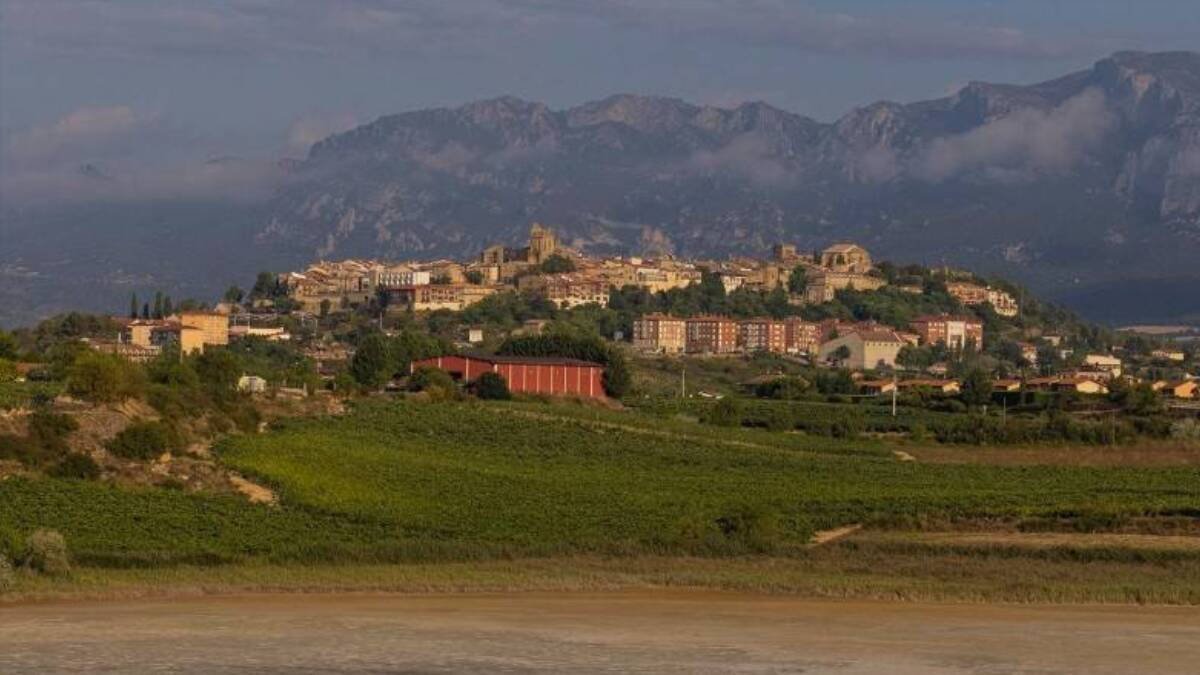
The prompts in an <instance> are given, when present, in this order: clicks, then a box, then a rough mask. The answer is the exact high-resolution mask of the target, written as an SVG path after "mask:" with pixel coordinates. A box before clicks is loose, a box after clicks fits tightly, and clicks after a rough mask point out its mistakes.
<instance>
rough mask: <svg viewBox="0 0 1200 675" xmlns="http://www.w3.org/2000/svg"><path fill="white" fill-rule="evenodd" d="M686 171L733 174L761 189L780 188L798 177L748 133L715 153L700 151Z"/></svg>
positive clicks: (766, 144) (757, 138) (693, 156)
mask: <svg viewBox="0 0 1200 675" xmlns="http://www.w3.org/2000/svg"><path fill="white" fill-rule="evenodd" d="M687 168H689V169H691V170H693V171H699V172H702V173H719V172H730V173H733V174H736V175H739V176H742V177H743V178H746V179H748V180H750V181H751V182H753V183H755V184H756V185H759V186H762V187H781V186H784V185H787V184H789V183H791V182H792V181H793V180H795V178H796V176H794V175H793V174H792V172H791V171H789V170H788V167H787V166H786V165H785V164H784V163H783V162H781V161H780V160H779V159H778V158H777V157H775V156H774V153H773V152H772V150H771V147H770V145H769V144H768V143H767V141H766V139H764V138H762V137H761V136H759V135H758V134H753V133H747V134H742V135H740V136H737V137H735V138H733V139H732V140H731V141H729V143H726V144H725V145H723V146H721V147H720V148H717V149H716V150H700V151H697V152H695V153H693V154H692V156H691V157H689V158H688V161H687Z"/></svg>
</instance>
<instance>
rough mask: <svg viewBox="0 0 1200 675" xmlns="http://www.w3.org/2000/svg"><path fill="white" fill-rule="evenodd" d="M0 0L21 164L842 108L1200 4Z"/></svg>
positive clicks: (1169, 23)
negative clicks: (437, 119) (411, 117)
mask: <svg viewBox="0 0 1200 675" xmlns="http://www.w3.org/2000/svg"><path fill="white" fill-rule="evenodd" d="M0 12H2V15H0V133H2V134H3V138H4V139H5V144H4V146H3V151H4V153H5V154H6V155H7V157H4V158H3V159H4V161H3V164H2V165H0V166H3V171H5V172H10V173H11V172H13V171H15V170H18V169H19V168H23V167H21V166H19V165H23V164H29V163H32V164H34V165H38V163H39V162H40V165H42V166H50V165H52V164H53V163H54V162H56V161H57V162H61V161H67V160H68V159H69V160H70V161H76V160H84V159H87V158H91V157H96V158H99V159H108V160H112V161H115V160H113V156H115V157H116V159H117V160H119V159H121V158H126V159H127V158H130V157H134V156H138V157H143V156H146V155H153V156H155V157H158V158H160V159H162V158H185V159H186V158H194V157H214V156H219V155H227V154H233V155H260V156H279V155H291V156H300V155H302V154H303V152H304V151H305V149H306V148H307V145H308V144H310V143H311V142H312V141H313V140H316V139H317V138H319V137H320V136H322V135H324V134H326V133H328V132H330V131H336V130H340V129H343V128H346V127H348V126H351V125H353V124H356V123H361V122H365V121H368V120H370V119H372V118H374V117H377V116H379V115H382V114H387V113H391V112H398V111H402V110H408V109H414V108H421V107H428V106H434V105H449V104H457V103H461V102H465V101H469V100H475V99H480V98H487V97H491V96H496V95H500V94H514V95H517V96H521V97H525V98H530V99H536V100H540V101H544V102H546V103H548V104H550V105H551V106H554V107H563V106H568V105H573V104H577V103H580V102H583V101H586V100H591V99H596V98H600V97H603V96H606V95H608V94H612V93H617V92H635V93H654V94H666V95H672V96H678V97H681V98H685V99H688V100H692V101H695V102H700V103H712V104H718V105H734V104H736V103H738V102H740V101H743V100H759V99H761V100H765V101H768V102H769V103H772V104H775V105H777V106H780V107H783V108H786V109H789V110H792V111H795V112H799V113H802V114H806V115H810V116H812V117H815V118H817V119H819V120H823V121H831V120H833V119H836V118H837V117H838V116H839V115H841V114H842V113H844V112H846V111H847V110H848V109H850V108H852V107H854V106H858V105H865V104H867V103H870V102H872V101H875V100H879V99H892V100H899V101H911V100H917V99H923V98H930V97H937V96H941V95H945V94H947V93H950V92H952V91H953V90H954V89H956V88H957V87H959V86H961V85H962V84H965V83H966V82H968V81H970V80H985V81H994V82H1016V83H1024V82H1032V81H1037V80H1041V79H1046V78H1050V77H1055V76H1058V75H1061V74H1065V73H1067V72H1070V71H1072V70H1077V69H1080V68H1085V67H1087V66H1089V65H1090V64H1091V63H1092V62H1094V61H1095V60H1097V59H1099V58H1102V57H1103V56H1105V55H1107V54H1109V53H1111V52H1113V51H1116V50H1120V49H1143V50H1168V49H1200V2H1198V1H1197V0H1138V1H1133V0H1124V1H1122V0H1110V1H1106V0H1090V1H1085V0H1036V1H1035V0H1013V1H1010V2H977V1H973V0H916V1H913V2H903V3H901V2H883V1H881V0H843V1H841V2H832V1H829V0H808V1H804V2H787V1H785V0H644V1H641V2H637V1H634V0H561V1H558V2H555V1H552V0H407V1H401V0H338V1H333V0H329V1H326V0H224V1H221V2H215V1H207V0H123V1H122V0H117V1H104V0H75V1H68V0H0ZM121 138H124V140H123V141H122V140H120V139H121ZM135 139H136V147H132V145H131V141H132V140H135ZM73 153H74V154H73ZM162 161H167V160H166V159H162Z"/></svg>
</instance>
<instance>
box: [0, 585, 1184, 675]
mask: <svg viewBox="0 0 1200 675" xmlns="http://www.w3.org/2000/svg"><path fill="white" fill-rule="evenodd" d="M1197 664H1200V608H1195V607H1127V606H1126V607H1117V606H1088V607H1082V606H1074V607H1066V606H1015V605H948V604H947V605H941V604H928V603H900V602H895V603H892V602H863V601H822V600H807V599H796V598H787V597H778V596H756V595H745V594H733V593H715V592H704V591H649V592H648V591H630V592H612V593H514V594H462V595H434V596H411V595H409V596H406V595H365V594H364V595H355V594H349V595H345V594H342V595H260V596H240V597H210V598H194V599H175V600H138V601H121V602H75V603H44V604H28V605H11V606H7V607H0V673H6V674H14V673H54V672H89V673H90V672H122V673H124V672H138V673H145V672H188V673H233V672H237V673H250V672H253V673H260V672H267V673H271V672H285V671H286V672H302V673H305V672H308V673H333V672H337V673H345V672H376V673H378V672H403V673H443V672H468V673H472V672H473V673H493V672H510V673H522V672H654V673H663V672H668V673H670V672H680V673H709V672H711V673H897V674H904V673H981V674H987V675H993V674H999V673H1038V674H1039V675H1045V674H1049V673H1195V672H1197V670H1196V669H1197Z"/></svg>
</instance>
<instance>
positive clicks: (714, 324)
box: [686, 316, 738, 354]
mask: <svg viewBox="0 0 1200 675" xmlns="http://www.w3.org/2000/svg"><path fill="white" fill-rule="evenodd" d="M686 330H687V351H688V352H689V353H692V354H732V353H733V352H736V351H737V350H738V326H737V323H736V322H735V321H734V320H733V319H729V318H727V317H723V316H697V317H693V318H690V319H687V321H686Z"/></svg>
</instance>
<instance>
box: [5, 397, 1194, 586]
mask: <svg viewBox="0 0 1200 675" xmlns="http://www.w3.org/2000/svg"><path fill="white" fill-rule="evenodd" d="M219 451H220V455H221V457H222V460H223V461H224V462H226V463H227V464H229V465H230V466H231V467H233V468H235V469H237V470H239V471H241V472H243V473H245V474H247V475H249V476H252V477H256V478H258V479H259V480H261V481H263V482H265V483H267V484H268V485H270V486H272V487H274V488H275V489H277V490H278V492H279V494H280V497H281V500H282V505H281V506H280V507H278V508H275V507H268V506H251V505H249V504H246V503H245V502H243V501H241V500H240V499H237V498H233V497H215V496H203V495H196V494H184V493H181V492H175V491H170V490H162V489H141V490H132V489H125V488H116V487H110V486H105V485H98V484H93V483H83V482H71V481H57V480H50V479H10V480H7V481H4V482H3V483H0V522H6V523H11V524H14V525H15V526H16V527H17V528H18V529H21V530H31V529H33V528H37V527H48V528H53V529H57V530H60V531H62V532H63V533H64V534H65V535H66V536H67V539H68V541H69V542H70V546H71V549H72V553H73V555H74V556H75V557H76V559H77V560H78V561H80V562H82V563H84V564H92V565H99V566H114V567H119V566H152V565H159V564H168V563H201V564H207V563H222V562H232V561H245V560H252V559H264V560H270V561H301V562H303V561H322V562H333V561H337V562H341V561H346V562H350V561H354V562H362V561H369V562H394V561H405V560H445V559H458V560H462V559H480V558H492V557H497V556H537V555H542V556H545V555H563V554H587V553H601V554H640V553H666V554H677V553H691V554H703V555H721V554H733V553H746V552H760V551H769V552H774V553H787V552H788V551H793V552H794V551H797V550H799V549H800V548H801V547H802V546H803V545H804V544H805V543H806V542H807V541H808V539H809V537H810V535H811V534H812V532H813V531H815V530H821V529H827V528H831V527H837V526H841V525H846V524H851V523H867V524H874V525H876V526H877V527H892V526H897V527H899V526H911V525H912V524H914V523H920V522H927V521H938V522H949V521H953V520H955V519H973V518H996V517H1004V518H1009V519H1022V518H1024V519H1042V520H1045V519H1058V520H1065V521H1067V522H1068V523H1075V524H1076V525H1080V526H1081V527H1083V528H1087V527H1093V526H1096V524H1100V526H1103V525H1104V524H1106V523H1111V522H1114V521H1115V520H1119V519H1121V518H1125V517H1133V516H1156V515H1176V516H1178V515H1191V516H1194V515H1196V514H1197V512H1198V509H1200V471H1198V470H1196V469H1195V468H1188V467H1178V468H1153V469H1151V468H1119V469H1111V468H1086V467H1047V466H1040V467H998V466H984V465H924V464H917V463H906V462H898V461H895V460H894V459H893V458H892V457H891V456H890V453H888V452H887V451H886V450H885V449H883V448H882V446H879V445H878V444H877V443H875V442H871V441H867V442H858V441H835V440H832V439H824V438H810V437H806V436H804V435H801V434H782V433H772V432H767V431H764V430H753V429H747V430H742V429H719V428H713V427H710V426H703V425H699V424H695V423H690V422H686V421H680V420H666V421H664V420H660V419H657V418H652V417H645V416H641V415H638V414H633V413H621V412H613V411H601V410H595V409H590V408H584V407H580V406H574V407H572V406H553V405H545V404H536V403H509V404H490V405H489V404H482V403H437V404H432V403H417V402H409V403H403V402H374V403H369V404H362V405H360V406H359V408H358V409H357V410H356V411H355V412H354V413H353V414H351V415H348V416H345V417H341V418H320V419H311V420H301V421H291V422H288V423H286V424H284V425H283V426H282V427H280V428H278V429H275V430H273V431H271V432H269V433H266V434H262V435H255V436H240V437H234V438H231V439H228V440H227V441H225V442H224V443H223V444H222V445H221V446H220V448H219Z"/></svg>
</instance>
